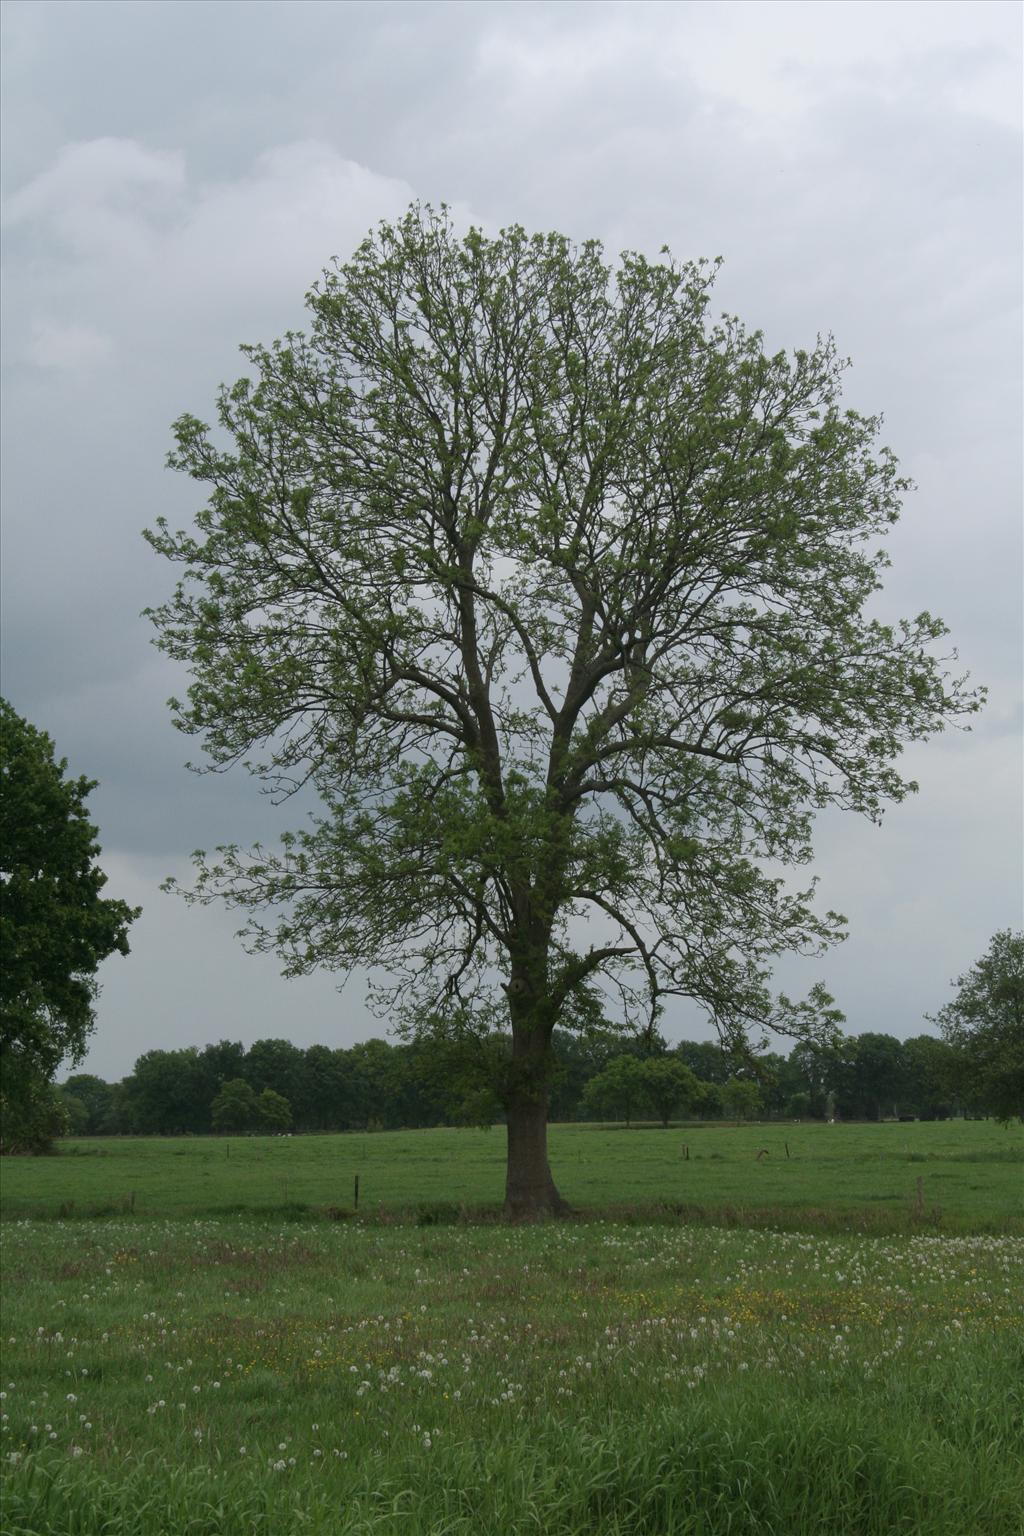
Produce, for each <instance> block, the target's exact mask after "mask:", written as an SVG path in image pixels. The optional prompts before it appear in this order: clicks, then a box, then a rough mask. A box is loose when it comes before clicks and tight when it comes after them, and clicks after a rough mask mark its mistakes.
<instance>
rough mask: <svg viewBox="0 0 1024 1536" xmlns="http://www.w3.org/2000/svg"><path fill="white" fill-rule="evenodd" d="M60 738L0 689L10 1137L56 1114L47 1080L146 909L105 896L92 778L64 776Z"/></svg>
mask: <svg viewBox="0 0 1024 1536" xmlns="http://www.w3.org/2000/svg"><path fill="white" fill-rule="evenodd" d="M66 769H67V762H66V761H65V760H64V759H61V761H59V762H58V761H57V760H56V759H55V758H54V755H53V743H52V742H51V741H50V738H49V737H48V736H46V735H45V734H44V733H43V732H42V731H39V730H36V729H35V727H34V726H31V725H29V724H28V722H27V721H25V720H23V719H22V718H21V717H20V715H18V714H17V713H16V712H15V710H14V709H12V707H11V705H10V704H8V703H7V701H6V700H4V699H0V949H2V953H3V966H2V968H0V1069H2V1074H3V1089H2V1094H3V1109H4V1146H5V1148H7V1149H8V1150H11V1149H14V1148H17V1147H21V1146H35V1145H37V1144H45V1143H46V1142H47V1141H48V1140H49V1137H50V1135H51V1134H52V1132H53V1130H54V1128H55V1125H57V1124H59V1122H55V1121H54V1117H53V1115H52V1112H51V1111H52V1104H51V1097H52V1096H51V1095H50V1094H49V1090H48V1087H47V1085H48V1084H49V1082H50V1080H51V1079H52V1077H53V1074H54V1073H55V1071H56V1070H57V1068H58V1067H59V1066H60V1064H61V1062H62V1061H63V1060H65V1059H66V1058H67V1057H70V1058H71V1060H72V1061H78V1060H79V1059H80V1058H81V1056H82V1055H83V1054H84V1051H85V1045H86V1040H87V1039H88V1036H89V1034H90V1032H91V1030H92V1028H93V1025H94V1013H93V1003H94V1000H95V997H96V992H97V986H96V979H95V976H96V970H97V967H98V966H99V964H100V962H101V961H102V960H105V959H106V958H107V956H108V955H110V954H113V953H114V951H115V950H116V951H119V952H120V953H121V954H124V955H126V954H127V953H128V928H129V925H130V924H131V922H132V921H133V920H134V919H135V918H136V917H137V916H138V909H137V908H136V909H133V908H131V907H129V906H127V905H126V903H125V902H123V901H116V900H112V899H110V898H109V897H104V896H101V894H100V892H101V891H102V890H103V887H104V886H105V885H106V876H105V875H104V874H103V872H102V870H101V869H100V868H99V865H98V864H97V862H96V859H97V856H98V854H99V851H100V850H99V846H98V844H97V842H96V828H95V827H94V826H93V825H92V823H91V822H90V820H89V818H88V816H87V814H86V810H85V800H86V797H87V796H88V794H89V792H90V791H91V790H92V789H94V788H95V784H94V782H93V781H92V780H90V779H86V778H78V779H69V778H67V777H66Z"/></svg>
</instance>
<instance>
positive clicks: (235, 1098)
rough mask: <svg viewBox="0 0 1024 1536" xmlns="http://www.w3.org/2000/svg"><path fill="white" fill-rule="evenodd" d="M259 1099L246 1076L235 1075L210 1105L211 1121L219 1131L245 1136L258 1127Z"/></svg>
mask: <svg viewBox="0 0 1024 1536" xmlns="http://www.w3.org/2000/svg"><path fill="white" fill-rule="evenodd" d="M258 1104H259V1099H258V1097H257V1095H256V1094H255V1093H254V1092H253V1088H252V1084H251V1083H247V1082H246V1080H245V1078H244V1077H233V1078H231V1079H230V1080H229V1081H228V1082H226V1083H225V1084H224V1086H223V1088H221V1090H220V1092H219V1093H218V1094H217V1097H216V1098H215V1099H214V1101H213V1104H212V1105H211V1107H210V1121H211V1124H212V1127H213V1129H214V1130H215V1131H218V1132H224V1131H226V1132H228V1133H229V1134H231V1135H234V1136H245V1135H247V1134H248V1133H249V1132H250V1131H254V1130H255V1129H256V1125H257V1121H258V1119H259V1110H258Z"/></svg>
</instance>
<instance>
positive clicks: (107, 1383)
mask: <svg viewBox="0 0 1024 1536" xmlns="http://www.w3.org/2000/svg"><path fill="white" fill-rule="evenodd" d="M5 1251H6V1269H7V1286H6V1291H7V1305H6V1308H5V1317H4V1336H5V1339H6V1341H7V1342H6V1347H5V1351H4V1366H3V1390H4V1393H5V1396H4V1399H3V1402H2V1404H0V1407H2V1410H3V1413H4V1415H5V1417H4V1419H3V1421H2V1422H3V1433H2V1436H0V1440H2V1454H3V1459H4V1470H5V1483H6V1489H5V1499H4V1526H3V1528H4V1531H5V1533H10V1536H99V1533H105V1536H169V1533H172V1532H173V1533H175V1536H177V1533H178V1532H181V1533H183V1536H184V1533H190V1536H202V1533H208V1536H243V1533H244V1536H261V1533H266V1536H271V1533H273V1536H289V1533H291V1532H309V1533H312V1536H328V1533H330V1536H355V1533H360V1536H361V1533H370V1532H373V1533H379V1536H398V1533H399V1532H401V1533H403V1536H442V1533H444V1536H510V1533H514V1536H520V1533H537V1536H541V1533H543V1536H592V1533H598V1536H644V1533H647V1536H655V1533H659V1536H661V1533H664V1536H691V1533H692V1536H726V1533H728V1536H754V1533H757V1536H804V1533H821V1536H875V1533H877V1536H882V1533H883V1532H885V1533H886V1536H889V1533H892V1532H906V1533H908V1536H909V1533H911V1532H913V1533H915V1536H916V1533H918V1532H928V1533H933V1532H934V1533H936V1536H965V1533H968V1532H974V1531H978V1532H982V1531H984V1532H986V1533H991V1536H1011V1533H1012V1536H1019V1532H1020V1511H1021V1509H1022V1508H1024V1470H1022V1469H1024V1405H1022V1394H1021V1387H1022V1382H1024V1283H1022V1282H1024V1241H1022V1240H1020V1239H1017V1238H1013V1237H1006V1236H1003V1237H997V1236H976V1237H956V1238H946V1237H943V1236H936V1235H934V1234H925V1233H922V1234H919V1235H914V1236H909V1237H906V1236H904V1237H888V1238H880V1237H870V1236H861V1237H857V1236H854V1235H849V1234H843V1235H832V1234H826V1235H811V1234H808V1233H800V1232H784V1231H781V1230H778V1229H764V1230H756V1231H755V1230H750V1231H744V1230H738V1229H734V1230H724V1229H716V1228H712V1227H693V1226H686V1225H680V1224H678V1222H676V1223H672V1222H670V1221H668V1220H665V1221H663V1222H662V1223H661V1224H659V1225H636V1224H626V1223H621V1222H610V1221H602V1222H591V1223H588V1222H581V1223H577V1224H570V1225H568V1226H558V1225H550V1226H542V1227H536V1228H509V1227H506V1226H501V1225H492V1226H479V1225H454V1226H444V1225H435V1226H431V1227H418V1226H404V1225H401V1224H398V1223H395V1224H391V1225H383V1226H382V1225H379V1224H365V1225H363V1224H359V1223H355V1222H350V1223H324V1222H321V1223H316V1224H308V1223H307V1224H304V1223H301V1222H299V1223H296V1222H290V1221H285V1222H281V1221H274V1222H269V1221H258V1220H253V1219H251V1218H245V1217H238V1216H236V1217H234V1218H231V1219H203V1220H192V1221H187V1222H185V1221H178V1220H164V1221H159V1222H147V1221H145V1220H143V1219H138V1218H137V1219H136V1220H135V1221H134V1222H128V1221H125V1220H123V1219H118V1220H107V1221H95V1222H92V1223H84V1222H67V1221H65V1222H60V1221H49V1222H45V1223H37V1222H32V1221H17V1222H9V1223H7V1226H6V1242H5Z"/></svg>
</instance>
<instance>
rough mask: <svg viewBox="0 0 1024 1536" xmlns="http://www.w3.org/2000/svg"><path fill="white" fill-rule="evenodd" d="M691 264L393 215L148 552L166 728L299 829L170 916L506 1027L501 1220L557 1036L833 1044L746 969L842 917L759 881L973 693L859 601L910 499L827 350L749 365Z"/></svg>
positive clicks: (208, 878) (319, 304)
mask: <svg viewBox="0 0 1024 1536" xmlns="http://www.w3.org/2000/svg"><path fill="white" fill-rule="evenodd" d="M712 277H713V271H712V270H711V269H709V268H708V267H706V266H702V265H693V264H691V265H683V266H680V265H676V264H675V263H673V262H670V261H666V262H664V263H661V264H652V263H651V262H649V261H647V260H646V259H645V258H644V257H642V256H639V255H636V254H631V253H627V254H625V255H624V256H623V257H622V258H621V259H620V261H619V262H618V263H617V264H616V265H615V266H614V267H613V266H611V265H609V264H607V263H606V262H605V261H604V259H603V253H602V250H601V247H600V245H599V244H598V243H596V242H594V241H588V242H586V243H585V244H583V245H581V246H574V245H572V244H571V243H570V242H569V241H568V240H566V239H565V238H563V237H562V236H559V235H547V236H542V235H538V236H533V237H529V236H527V235H526V234H525V232H524V231H523V230H521V229H516V228H514V229H509V230H506V231H504V232H503V233H502V234H500V235H499V236H498V237H496V238H494V239H489V238H487V237H485V236H484V235H483V234H482V233H481V232H480V231H478V230H472V231H470V232H469V234H467V235H466V236H465V237H464V238H460V237H459V236H458V235H457V234H456V232H455V230H454V229H453V227H452V225H451V223H450V221H449V219H448V217H447V215H446V214H444V213H441V214H435V213H433V212H431V211H430V210H422V209H419V208H413V209H411V210H410V212H409V213H408V214H407V215H406V217H405V218H404V219H402V220H401V221H400V222H399V223H398V224H397V225H394V226H389V225H381V226H380V227H379V229H378V230H377V231H376V233H375V234H373V235H372V236H370V237H369V238H368V239H367V240H366V241H365V242H364V243H363V245H362V246H361V247H360V248H359V250H358V251H357V252H356V254H355V256H354V257H353V259H352V260H351V262H349V263H348V264H345V265H335V266H334V267H333V268H331V269H329V270H328V271H327V272H326V273H325V274H324V276H323V278H322V280H321V281H320V282H319V283H318V284H317V285H316V286H315V287H314V289H313V291H312V293H311V294H310V295H309V301H308V302H309V307H310V311H311V315H312V328H311V334H310V335H309V337H308V338H307V337H304V336H301V335H290V336H288V337H287V338H286V339H285V341H284V342H283V343H278V344H275V345H274V346H272V347H270V348H266V347H259V346H255V347H248V348H246V349H244V350H245V353H246V356H247V359H248V362H249V365H250V368H251V371H252V375H253V377H252V378H244V379H242V380H240V381H239V382H238V383H237V384H236V385H234V386H233V387H231V388H229V389H225V390H223V391H222V393H221V396H220V400H219V405H218V420H219V431H218V432H217V434H216V435H213V434H211V432H210V431H209V430H208V428H207V427H206V426H205V425H204V424H203V423H202V422H200V421H198V420H197V419H196V418H195V417H191V416H186V417H183V418H182V419H181V420H180V421H179V422H178V423H177V426H176V438H177V450H176V452H175V453H174V454H173V455H172V458H171V463H172V464H173V465H174V467H176V468H178V469H181V470H183V471H184V472H186V473H187V474H189V475H191V476H192V477H193V478H194V479H196V480H197V481H199V482H202V483H205V484H206V485H207V486H208V487H209V499H208V502H207V504H206V506H205V507H204V508H203V509H202V510H200V512H199V513H198V514H197V517H196V528H195V531H194V532H187V531H186V532H180V533H174V532H171V531H170V529H169V528H168V527H167V526H166V524H165V523H163V522H160V523H158V525H157V528H156V530H155V531H154V532H152V533H150V534H149V535H148V537H149V539H150V542H151V543H152V545H153V547H154V548H155V549H156V550H157V551H158V552H159V553H161V554H162V555H164V556H166V557H167V558H168V559H170V560H172V561H175V562H177V563H179V564H180V565H182V566H183V567H184V579H183V581H182V582H181V584H180V585H179V587H178V589H177V591H176V594H175V596H174V597H173V598H172V599H171V600H170V601H169V602H168V603H167V604H166V605H165V606H163V607H161V608H159V609H157V610H156V611H155V612H154V613H153V615H152V617H153V620H154V622H155V624H156V627H157V631H158V637H159V638H158V643H159V644H160V645H161V646H162V647H163V648H164V649H165V650H166V651H167V652H168V653H169V654H170V655H171V656H173V657H176V658H178V659H180V660H182V661H184V662H186V663H187V664H188V665H189V666H190V667H191V670H192V675H193V682H192V686H191V687H190V690H189V695H188V699H187V701H185V702H183V703H180V704H177V703H176V704H175V705H174V710H175V715H176V719H177V723H178V724H179V726H180V727H181V728H182V729H183V730H185V731H186V732H189V733H191V734H195V735H198V736H199V737H201V738H202V740H203V744H204V747H205V750H206V752H207V754H208V757H209V758H210V760H211V766H212V767H214V768H218V769H220V768H224V767H226V766H227V765H229V764H232V763H235V762H244V763H246V764H247V765H249V766H250V768H251V770H252V771H253V772H254V773H255V774H257V775H258V776H259V777H261V778H262V779H263V780H264V781H265V784H266V785H267V786H268V787H270V788H271V789H272V790H275V791H277V792H278V793H281V794H287V793H288V792H290V791H292V790H294V789H296V788H298V787H299V786H303V785H308V786H312V787H313V788H314V789H315V790H316V792H317V793H318V794H319V796H320V799H321V802H322V804H323V808H324V809H323V814H322V816H321V817H320V818H319V819H318V820H316V821H315V822H314V823H313V824H312V825H310V826H308V827H307V828H306V829H305V830H303V831H300V832H298V833H296V834H294V835H289V836H286V837H285V838H284V839H283V841H282V846H281V848H280V849H279V850H277V851H274V850H266V849H263V848H257V849H254V850H251V851H250V852H248V853H246V852H245V851H244V850H240V849H238V848H236V847H227V848H222V849H221V850H219V851H218V854H217V856H215V857H214V858H212V859H209V860H206V859H204V858H200V860H199V871H198V882H197V886H196V888H195V890H194V892H193V893H192V895H193V897H194V899H198V900H200V901H208V900H212V899H214V898H218V897H220V898H224V899H226V900H227V901H228V903H229V904H231V905H235V906H241V907H243V908H248V909H249V910H250V911H251V913H252V914H253V915H252V917H251V919H250V923H249V928H248V935H249V941H250V943H251V944H252V945H253V946H254V947H255V948H257V949H276V950H277V951H278V952H279V953H280V954H281V955H282V957H283V960H284V966H285V970H286V972H287V973H288V974H299V973H303V972H306V971H309V970H311V969H313V968H314V967H317V966H322V965H326V966H330V967H334V968H336V969H338V970H340V971H342V972H347V971H349V970H351V969H352V968H353V967H356V966H366V967H376V968H377V974H378V975H384V974H387V975H388V976H390V978H391V980H390V983H389V986H388V987H381V988H379V989H378V991H377V993H376V996H377V998H378V1001H379V1003H380V1004H381V1006H382V1007H384V1008H390V1010H391V1011H392V1016H393V1017H394V1018H396V1019H397V1021H398V1022H399V1023H400V1024H404V1026H405V1027H406V1028H408V1029H409V1030H411V1031H414V1032H415V1031H423V1030H430V1031H434V1032H438V1031H442V1032H443V1031H448V1030H455V1031H466V1030H468V1029H470V1028H478V1029H479V1030H481V1031H482V1032H484V1033H489V1032H491V1031H492V1030H493V1029H495V1028H497V1027H504V1028H506V1029H507V1030H508V1032H509V1035H510V1040H511V1052H510V1058H509V1062H508V1065H507V1066H506V1067H505V1068H504V1069H503V1076H502V1080H501V1082H500V1084H499V1091H500V1094H501V1098H502V1101H503V1104H504V1107H505V1114H506V1120H507V1127H508V1132H507V1134H508V1161H507V1177H506V1208H507V1209H508V1211H509V1212H510V1213H513V1214H532V1213H536V1212H540V1211H544V1210H548V1211H557V1210H560V1209H562V1208H563V1204H564V1203H563V1202H562V1200H561V1198H560V1196H559V1194H558V1191H557V1189H556V1187H555V1184H554V1182H553V1180H552V1177H551V1172H550V1169H549V1166H548V1159H547V1140H546V1132H547V1111H548V1096H549V1086H550V1079H551V1075H552V1072H553V1069H554V1057H553V1052H552V1045H551V1042H552V1039H553V1033H554V1030H555V1028H556V1026H561V1027H564V1028H573V1029H582V1030H586V1029H587V1028H588V1027H591V1026H593V1025H595V1024H597V1023H598V1021H599V1020H602V1019H603V1018H605V1017H613V1018H615V1019H616V1022H620V1023H625V1024H632V1025H636V1026H638V1027H641V1026H642V1025H643V1024H644V1023H645V1022H646V1023H647V1024H648V1025H650V1024H651V1023H652V1022H653V1021H654V1020H655V1019H656V1018H657V1016H658V1014H659V1012H660V1010H661V1009H662V1007H663V1004H664V1002H665V999H666V998H669V997H672V996H684V997H691V998H695V999H697V1000H698V1001H699V1002H700V1003H701V1004H703V1006H704V1007H705V1008H706V1009H707V1011H708V1013H709V1014H710V1016H711V1018H712V1020H713V1022H714V1023H715V1025H716V1026H717V1028H718V1031H719V1033H720V1035H721V1036H722V1037H723V1038H724V1039H725V1040H726V1041H732V1042H735V1041H737V1040H741V1039H743V1038H745V1036H746V1034H747V1031H748V1030H750V1029H753V1030H754V1031H755V1032H756V1031H758V1030H759V1029H760V1028H761V1027H762V1026H770V1027H772V1028H775V1029H778V1030H781V1031H789V1032H793V1033H796V1034H797V1035H800V1034H809V1033H810V1034H813V1033H814V1032H815V1031H818V1030H827V1029H829V1028H831V1027H833V1026H834V1024H835V1022H836V1021H837V1019H838V1017H839V1016H838V1015H837V1014H836V1012H835V1011H834V1010H833V1009H832V1008H831V999H829V998H828V997H827V995H826V994H825V993H824V992H823V991H822V989H821V988H820V987H819V988H815V989H814V990H813V991H812V993H811V995H810V996H809V998H808V999H807V1000H806V1002H805V1003H803V1004H800V1005H796V1004H793V1003H791V1002H790V1001H789V1000H788V999H786V998H778V999H773V997H772V994H771V992H770V990H769V980H770V973H771V964H772V961H773V958H774V957H775V956H776V955H777V954H779V953H780V952H782V951H784V950H788V949H796V950H799V951H802V952H809V953H814V952H817V951H818V950H819V949H821V948H822V946H825V945H827V944H828V943H830V942H831V941H833V940H834V939H836V938H837V937H839V935H840V934H841V932H842V919H841V918H839V917H838V916H837V915H836V914H835V913H825V914H823V915H819V914H817V913H816V912H815V911H814V910H813V908H812V905H811V889H810V888H808V889H804V890H794V889H792V888H790V887H788V886H787V885H786V884H784V882H783V881H782V880H781V879H779V878H777V877H775V876H774V875H769V874H767V873H766V872H765V871H764V870H763V869H762V868H761V867H760V865H759V863H758V859H759V858H770V859H772V860H773V861H775V863H776V865H778V864H780V863H781V864H783V865H792V866H796V865H800V864H803V863H805V862H806V860H807V859H808V858H809V856H810V851H811V850H810V831H811V824H812V819H813V815H814V812H815V811H816V810H818V809H820V808H821V807H823V806H826V805H830V804H831V805H840V806H845V807H848V808H851V809H853V810H855V811H858V812H861V813H863V814H865V815H867V816H869V817H872V818H877V817H878V816H880V814H881V812H882V809H883V806H884V805H885V803H886V802H887V801H893V800H900V799H901V798H902V797H903V796H904V795H905V794H906V792H907V791H908V789H909V788H911V787H912V786H910V785H909V784H908V783H907V782H906V781H905V780H904V779H902V778H901V776H900V774H899V773H898V771H897V767H896V763H897V759H898V753H899V750H900V744H901V743H902V742H904V741H907V740H916V739H919V738H923V737H926V736H928V735H929V734H931V733H932V732H934V731H937V730H939V729H941V728H942V726H943V724H944V723H945V722H946V721H947V720H948V719H949V718H950V717H951V716H955V715H957V714H959V713H962V712H966V711H969V710H972V709H974V708H975V707H977V701H976V699H975V698H974V697H973V696H971V695H968V694H966V693H965V692H964V690H963V688H962V686H961V685H960V684H959V683H958V682H957V681H955V680H954V681H951V680H950V679H949V677H948V674H947V673H946V672H945V671H944V670H943V666H942V664H941V662H939V661H936V660H935V659H934V657H933V656H932V655H931V654H930V648H931V647H932V645H933V644H934V642H936V641H937V640H939V639H940V638H941V637H942V635H943V634H944V632H945V631H944V629H943V626H942V625H941V623H939V622H938V621H937V620H936V619H934V618H932V617H931V616H930V615H928V614H922V615H920V616H919V617H917V618H916V619H913V620H911V621H909V622H904V623H901V624H899V625H897V626H893V627H890V626H887V625H884V624H882V623H880V622H878V621H876V620H869V619H867V618H865V616H864V611H863V610H864V606H865V604H866V603H867V602H868V600H869V599H871V598H872V597H873V595H874V593H875V591H876V589H877V587H878V585H879V577H880V572H881V570H882V568H883V567H884V565H885V557H884V555H883V554H882V553H880V552H879V550H878V540H879V537H880V536H881V535H883V534H884V533H885V532H886V530H887V528H888V527H889V525H890V524H891V523H892V522H893V521H894V520H895V519H896V517H897V513H898V506H899V500H900V496H901V494H902V492H903V490H904V488H905V482H904V481H902V480H901V479H900V477H899V475H898V472H897V468H896V465H895V462H894V460H893V458H892V456H891V455H890V454H889V453H888V451H887V450H885V449H881V450H877V449H876V448H875V440H876V436H877V431H878V422H877V420H876V419H873V418H867V417H863V416H860V415H858V414H857V413H855V412H853V411H843V410H842V409H841V407H840V382H841V374H842V370H843V364H842V363H841V361H840V360H839V359H838V358H837V356H836V354H835V351H834V348H833V346H832V344H831V342H822V343H819V344H818V345H817V346H816V347H815V348H814V349H813V350H812V351H809V352H805V351H798V352H795V353H794V354H793V355H792V356H787V355H785V354H782V353H779V354H776V355H774V356H768V355H766V353H765V351H764V349H763V346H762V340H761V337H760V335H759V334H757V333H753V334H751V333H748V332H747V331H745V330H744V328H743V327H742V325H741V324H740V323H739V322H738V321H736V320H733V319H728V318H727V319H724V320H722V321H721V322H720V323H718V324H714V323H711V322H710V321H709V319H708V313H707V309H708V300H709V290H710V285H711V281H712ZM273 909H278V915H277V916H276V918H268V917H266V916H264V915H263V914H264V913H269V912H272V911H273ZM584 932H585V933H587V934H589V935H591V936H592V938H591V939H590V941H589V942H588V941H587V939H585V938H584V939H581V937H580V935H581V934H583V933H584ZM495 978H500V983H501V989H502V990H498V989H497V987H496V986H495Z"/></svg>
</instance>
